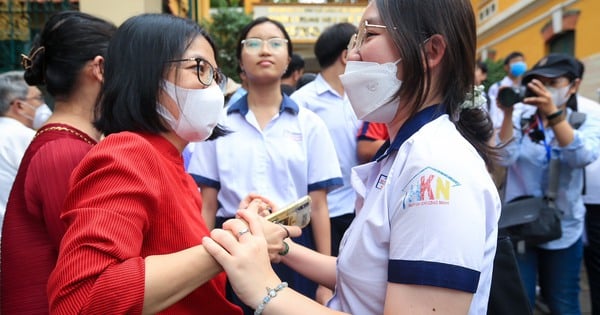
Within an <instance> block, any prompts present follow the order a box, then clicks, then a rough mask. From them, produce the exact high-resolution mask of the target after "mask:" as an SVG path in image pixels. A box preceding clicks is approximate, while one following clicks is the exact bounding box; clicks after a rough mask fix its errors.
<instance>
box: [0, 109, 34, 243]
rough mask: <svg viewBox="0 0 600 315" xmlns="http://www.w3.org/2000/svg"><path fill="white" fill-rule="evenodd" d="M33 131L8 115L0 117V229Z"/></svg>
mask: <svg viewBox="0 0 600 315" xmlns="http://www.w3.org/2000/svg"><path fill="white" fill-rule="evenodd" d="M34 136H35V131H34V130H33V129H31V128H28V127H27V126H25V125H23V124H22V123H21V122H20V121H18V120H16V119H13V118H10V117H0V231H1V230H2V221H3V220H4V212H5V211H6V203H7V202H8V195H9V194H10V190H11V188H12V185H13V182H14V181H15V176H17V170H18V169H19V165H20V164H21V159H22V158H23V154H25V150H27V146H29V143H30V142H31V139H33V137H34Z"/></svg>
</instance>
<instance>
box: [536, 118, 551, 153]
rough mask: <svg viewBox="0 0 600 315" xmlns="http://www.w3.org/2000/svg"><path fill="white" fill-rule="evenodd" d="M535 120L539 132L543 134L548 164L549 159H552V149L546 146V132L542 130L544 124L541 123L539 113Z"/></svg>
mask: <svg viewBox="0 0 600 315" xmlns="http://www.w3.org/2000/svg"><path fill="white" fill-rule="evenodd" d="M535 118H536V119H537V123H538V126H539V128H540V131H541V132H542V133H543V134H544V148H546V160H547V161H548V163H549V162H550V158H551V157H552V148H551V147H550V145H549V144H548V141H546V130H545V129H544V122H543V121H542V118H541V116H540V113H537V114H536V115H535Z"/></svg>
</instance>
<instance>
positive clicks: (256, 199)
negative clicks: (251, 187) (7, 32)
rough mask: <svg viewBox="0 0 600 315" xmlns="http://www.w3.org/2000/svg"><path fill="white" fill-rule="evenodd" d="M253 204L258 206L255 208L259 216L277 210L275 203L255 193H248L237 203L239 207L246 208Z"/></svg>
mask: <svg viewBox="0 0 600 315" xmlns="http://www.w3.org/2000/svg"><path fill="white" fill-rule="evenodd" d="M252 204H255V205H257V206H258V209H257V210H256V211H257V212H256V213H258V214H259V215H260V216H263V217H265V216H267V215H269V214H271V212H275V211H276V210H277V205H276V204H275V203H274V202H273V201H271V200H270V199H269V198H267V197H265V196H262V195H259V194H257V193H249V194H248V196H246V197H245V198H244V199H243V200H242V201H241V202H240V204H239V209H248V208H250V205H252Z"/></svg>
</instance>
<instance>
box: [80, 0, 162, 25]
mask: <svg viewBox="0 0 600 315" xmlns="http://www.w3.org/2000/svg"><path fill="white" fill-rule="evenodd" d="M79 10H80V11H81V12H86V13H89V14H93V15H96V16H98V17H101V18H104V19H107V20H109V21H111V22H113V23H115V24H116V25H119V24H121V23H123V21H125V20H126V19H127V18H129V17H131V16H134V15H137V14H141V13H160V12H162V2H161V0H126V1H124V0H79Z"/></svg>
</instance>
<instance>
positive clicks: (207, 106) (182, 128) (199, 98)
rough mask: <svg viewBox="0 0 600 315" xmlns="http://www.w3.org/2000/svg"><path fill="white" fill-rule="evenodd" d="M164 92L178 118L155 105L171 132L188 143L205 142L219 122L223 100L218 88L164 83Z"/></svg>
mask: <svg viewBox="0 0 600 315" xmlns="http://www.w3.org/2000/svg"><path fill="white" fill-rule="evenodd" d="M163 89H164V90H165V92H167V94H168V95H169V96H170V97H171V98H172V99H173V100H174V101H175V102H176V103H177V104H178V105H179V109H180V113H179V119H175V118H173V115H171V113H169V111H168V110H167V109H166V108H165V107H164V105H162V104H158V105H159V106H158V107H157V109H158V113H159V114H160V115H161V116H162V117H163V118H164V119H165V120H166V121H167V123H168V124H169V125H170V126H171V129H173V131H174V132H175V133H176V134H177V135H178V136H179V137H181V138H182V139H184V140H186V141H189V142H195V141H204V140H206V139H207V138H208V137H209V136H210V135H211V133H212V131H213V129H214V128H215V127H216V126H217V124H218V123H219V121H220V120H221V119H222V113H223V111H224V107H223V105H224V102H225V99H224V96H223V92H222V91H221V89H220V88H219V87H218V86H217V85H214V84H213V85H211V86H209V87H207V88H205V89H186V88H182V87H179V86H176V85H174V84H173V83H171V82H169V81H166V80H164V81H163Z"/></svg>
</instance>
